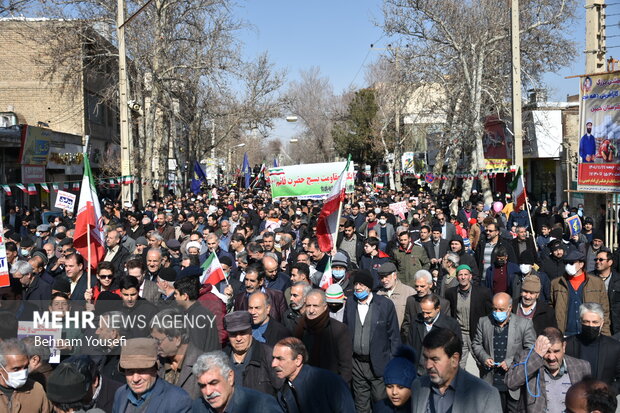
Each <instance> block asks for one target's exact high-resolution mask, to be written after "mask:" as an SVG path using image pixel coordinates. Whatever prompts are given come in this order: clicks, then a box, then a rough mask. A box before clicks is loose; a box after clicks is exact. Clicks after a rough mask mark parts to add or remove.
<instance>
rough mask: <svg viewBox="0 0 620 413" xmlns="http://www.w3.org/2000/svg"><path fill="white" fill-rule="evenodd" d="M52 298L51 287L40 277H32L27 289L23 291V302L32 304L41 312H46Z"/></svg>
mask: <svg viewBox="0 0 620 413" xmlns="http://www.w3.org/2000/svg"><path fill="white" fill-rule="evenodd" d="M51 297H52V285H51V284H50V283H48V282H47V281H44V280H43V279H41V278H40V277H36V276H35V277H34V279H33V280H32V283H30V286H28V289H26V290H24V300H26V301H30V302H33V304H35V305H36V306H37V307H38V308H39V309H40V310H41V311H45V310H47V307H48V305H49V301H50V298H51Z"/></svg>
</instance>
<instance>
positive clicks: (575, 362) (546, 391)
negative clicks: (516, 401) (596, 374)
mask: <svg viewBox="0 0 620 413" xmlns="http://www.w3.org/2000/svg"><path fill="white" fill-rule="evenodd" d="M565 352H566V342H565V339H564V336H563V335H562V333H561V332H560V330H558V329H557V328H554V327H547V328H545V329H544V330H543V333H542V334H541V335H539V336H538V338H537V339H536V342H535V343H534V349H533V350H524V351H522V352H521V353H520V354H519V355H518V356H517V357H516V358H515V362H514V363H513V365H512V366H511V367H510V369H509V370H508V373H506V386H507V387H508V389H510V390H513V391H517V390H520V391H521V398H522V400H525V401H526V402H525V411H526V412H527V413H536V412H545V411H546V412H563V411H564V410H565V406H564V395H565V394H566V392H567V391H568V389H569V388H570V386H571V385H573V384H575V383H577V382H578V381H579V380H581V379H582V378H583V377H584V376H587V375H589V374H590V365H589V364H588V362H587V361H584V360H579V359H576V358H574V357H571V356H569V355H567V354H565ZM526 371H527V374H528V376H527V377H526V374H525V372H526ZM538 386H540V387H538ZM535 396H536V397H535Z"/></svg>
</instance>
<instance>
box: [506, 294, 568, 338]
mask: <svg viewBox="0 0 620 413" xmlns="http://www.w3.org/2000/svg"><path fill="white" fill-rule="evenodd" d="M518 307H519V299H518V298H515V299H514V300H513V301H512V312H513V313H514V314H516V313H517V308H518ZM532 324H534V331H536V335H537V336H539V335H541V334H542V333H543V330H544V329H545V328H547V327H555V328H558V322H557V320H556V319H555V311H554V310H553V307H551V306H550V305H549V304H547V303H546V302H545V300H543V299H542V298H541V297H538V300H537V301H536V308H535V309H534V317H533V318H532Z"/></svg>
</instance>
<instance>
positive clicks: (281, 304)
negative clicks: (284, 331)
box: [234, 288, 288, 321]
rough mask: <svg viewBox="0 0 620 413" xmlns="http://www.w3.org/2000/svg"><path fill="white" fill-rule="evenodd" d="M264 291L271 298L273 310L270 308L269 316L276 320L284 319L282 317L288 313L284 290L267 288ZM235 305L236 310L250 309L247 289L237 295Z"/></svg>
mask: <svg viewBox="0 0 620 413" xmlns="http://www.w3.org/2000/svg"><path fill="white" fill-rule="evenodd" d="M263 292H264V293H265V294H267V295H268V296H269V299H270V300H271V310H269V317H270V318H272V319H274V320H276V321H280V320H282V317H283V316H284V314H286V310H287V309H288V306H287V305H286V301H285V300H284V294H282V291H278V290H272V289H270V288H265V291H263ZM234 307H235V311H247V310H248V294H247V293H246V292H245V291H244V292H242V293H240V294H237V295H236V296H235V301H234Z"/></svg>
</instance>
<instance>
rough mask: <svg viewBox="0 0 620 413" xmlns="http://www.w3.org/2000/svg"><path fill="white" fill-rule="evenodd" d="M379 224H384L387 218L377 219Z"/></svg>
mask: <svg viewBox="0 0 620 413" xmlns="http://www.w3.org/2000/svg"><path fill="white" fill-rule="evenodd" d="M379 224H381V225H385V224H387V219H383V218H381V219H380V220H379Z"/></svg>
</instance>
